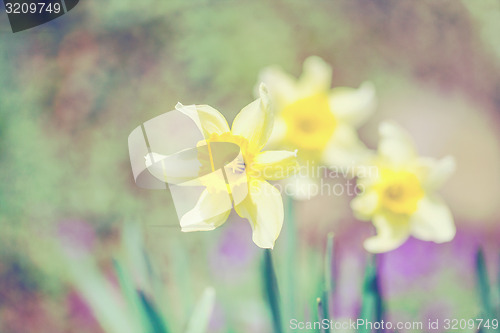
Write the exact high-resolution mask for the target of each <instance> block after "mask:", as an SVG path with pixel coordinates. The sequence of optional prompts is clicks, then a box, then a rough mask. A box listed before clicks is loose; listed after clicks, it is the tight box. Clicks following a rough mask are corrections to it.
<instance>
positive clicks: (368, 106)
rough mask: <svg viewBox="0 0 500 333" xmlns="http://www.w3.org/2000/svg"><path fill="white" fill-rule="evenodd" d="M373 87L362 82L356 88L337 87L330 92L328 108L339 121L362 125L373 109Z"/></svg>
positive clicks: (355, 125)
mask: <svg viewBox="0 0 500 333" xmlns="http://www.w3.org/2000/svg"><path fill="white" fill-rule="evenodd" d="M376 104H377V101H376V96H375V88H374V86H373V84H372V83H371V82H364V83H363V84H362V85H361V86H360V87H359V88H358V89H353V88H347V87H339V88H334V89H333V90H332V92H331V93H330V108H331V109H332V112H333V114H334V115H335V117H336V118H337V119H338V120H339V121H343V122H346V123H348V124H350V125H352V126H354V127H359V126H360V125H362V124H363V123H364V122H365V121H366V120H367V119H368V117H369V116H370V115H371V114H372V113H373V111H375V106H376Z"/></svg>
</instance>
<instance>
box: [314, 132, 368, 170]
mask: <svg viewBox="0 0 500 333" xmlns="http://www.w3.org/2000/svg"><path fill="white" fill-rule="evenodd" d="M373 157H374V152H373V151H371V150H369V149H367V148H366V146H365V145H364V144H363V142H361V140H359V138H358V135H357V133H356V131H355V130H354V128H353V127H351V126H349V125H347V124H345V123H340V124H338V125H337V127H336V128H335V131H334V133H333V136H332V138H331V139H330V141H329V142H328V144H327V146H326V148H325V150H324V151H323V157H322V160H323V162H324V163H325V164H326V165H327V166H329V167H335V168H341V169H350V170H351V171H354V169H355V168H356V167H357V166H359V165H365V164H367V163H369V162H370V160H372V159H373ZM351 173H352V172H351Z"/></svg>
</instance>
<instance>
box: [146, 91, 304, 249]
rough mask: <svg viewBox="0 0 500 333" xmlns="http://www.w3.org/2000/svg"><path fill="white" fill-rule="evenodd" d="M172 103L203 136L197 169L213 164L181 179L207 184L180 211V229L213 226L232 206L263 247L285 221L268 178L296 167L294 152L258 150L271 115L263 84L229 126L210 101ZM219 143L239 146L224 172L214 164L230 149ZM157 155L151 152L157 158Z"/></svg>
mask: <svg viewBox="0 0 500 333" xmlns="http://www.w3.org/2000/svg"><path fill="white" fill-rule="evenodd" d="M176 109H177V110H178V111H180V112H182V113H184V114H186V115H187V116H189V117H191V118H192V119H193V120H195V123H196V124H197V126H198V127H199V130H200V132H201V133H203V137H204V138H205V139H204V140H202V141H200V142H199V146H200V147H205V146H206V147H208V150H203V149H200V150H199V153H198V155H197V159H198V160H199V165H200V171H201V170H202V169H203V168H206V167H207V166H208V168H211V170H209V173H207V172H202V173H203V174H204V176H203V177H200V178H199V179H196V181H195V182H192V181H191V182H187V183H184V185H186V184H188V183H189V184H195V185H202V186H204V187H205V189H204V190H203V192H202V194H201V196H200V197H199V199H198V202H197V203H196V205H195V207H194V208H193V209H191V210H190V211H188V212H187V213H185V214H184V215H183V216H182V217H181V221H180V224H181V227H182V231H185V232H188V231H207V230H213V229H215V228H217V227H218V226H220V225H222V224H223V223H224V222H225V221H226V220H227V218H228V216H229V214H230V212H231V210H232V207H233V206H234V208H235V210H236V212H237V213H238V215H240V216H241V217H243V218H246V219H248V220H249V222H250V225H251V227H252V230H253V236H252V239H253V241H254V243H255V244H256V245H258V246H259V247H261V248H273V246H274V243H275V241H276V239H277V238H278V235H279V233H280V231H281V227H282V225H283V218H284V212H283V202H282V198H281V194H280V192H279V191H278V189H277V188H275V187H274V186H272V185H271V184H269V183H268V182H267V181H266V180H279V179H283V178H286V177H288V176H289V174H291V173H293V172H294V171H295V170H296V167H297V159H296V152H291V151H261V150H262V148H263V147H264V145H265V144H266V143H267V141H268V139H269V137H270V135H271V132H272V129H273V121H274V114H273V111H272V109H271V105H270V100H269V96H268V91H267V87H266V86H265V85H264V84H262V85H261V86H260V88H259V98H258V99H257V100H255V101H253V102H252V103H250V104H249V105H247V106H246V107H244V108H243V109H242V110H241V111H240V112H239V114H238V115H237V116H236V118H235V119H234V122H233V125H232V128H231V129H229V126H228V123H227V121H226V119H225V118H224V116H223V115H222V114H221V113H220V112H219V111H217V110H215V109H214V108H212V107H210V106H208V105H191V106H184V105H182V104H180V103H179V104H178V105H177V106H176ZM220 143H230V144H233V145H236V146H237V147H238V148H239V151H240V154H239V155H238V157H237V158H236V159H234V160H233V161H232V162H231V163H230V164H229V165H227V167H225V172H224V173H217V172H215V171H217V170H215V169H216V168H215V167H214V158H216V157H217V156H216V155H221V154H220V153H221V151H222V152H225V153H228V152H229V150H227V149H226V148H223V149H222V150H221V149H218V148H217V147H219V146H220V145H219V146H217V144H220ZM216 149H218V151H217V152H214V150H216ZM200 151H201V152H202V153H200ZM226 155H227V154H226ZM157 156H159V155H156V157H155V156H152V157H153V158H157V159H158V157H157ZM231 158H232V157H231ZM146 164H147V165H148V167H150V166H151V165H152V164H153V163H152V162H151V160H150V158H148V157H146ZM163 169H164V171H165V170H167V168H165V167H164V168H163ZM150 170H153V169H150ZM153 172H154V170H153ZM158 173H159V172H158ZM166 178H167V177H166Z"/></svg>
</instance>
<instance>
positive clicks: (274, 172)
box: [252, 150, 299, 180]
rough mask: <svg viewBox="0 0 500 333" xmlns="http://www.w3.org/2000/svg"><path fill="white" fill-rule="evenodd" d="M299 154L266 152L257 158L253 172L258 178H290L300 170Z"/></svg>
mask: <svg viewBox="0 0 500 333" xmlns="http://www.w3.org/2000/svg"><path fill="white" fill-rule="evenodd" d="M298 166H299V165H298V163H297V152H292V151H286V150H279V151H273V150H269V151H264V152H261V153H259V154H257V155H256V156H255V159H254V161H253V163H252V171H254V172H256V173H257V174H256V175H255V176H256V177H260V178H264V179H267V180H280V179H283V178H287V177H289V176H290V175H291V174H293V173H294V172H295V171H297V169H298Z"/></svg>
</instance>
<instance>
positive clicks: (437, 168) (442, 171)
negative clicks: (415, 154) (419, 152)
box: [418, 156, 456, 192]
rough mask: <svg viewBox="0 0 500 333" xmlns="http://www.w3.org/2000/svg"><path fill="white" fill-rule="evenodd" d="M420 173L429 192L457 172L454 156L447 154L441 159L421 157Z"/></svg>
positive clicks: (419, 162)
mask: <svg viewBox="0 0 500 333" xmlns="http://www.w3.org/2000/svg"><path fill="white" fill-rule="evenodd" d="M418 164H419V165H420V169H421V170H420V173H421V177H422V182H423V186H424V187H425V189H426V190H427V191H429V192H433V191H435V190H437V189H438V188H440V187H441V186H442V185H443V184H444V183H445V182H446V181H447V180H448V179H449V178H450V177H451V175H452V174H453V172H455V168H456V164H455V159H454V158H453V157H452V156H446V157H444V158H442V159H440V160H435V159H432V158H420V159H419V161H418Z"/></svg>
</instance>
